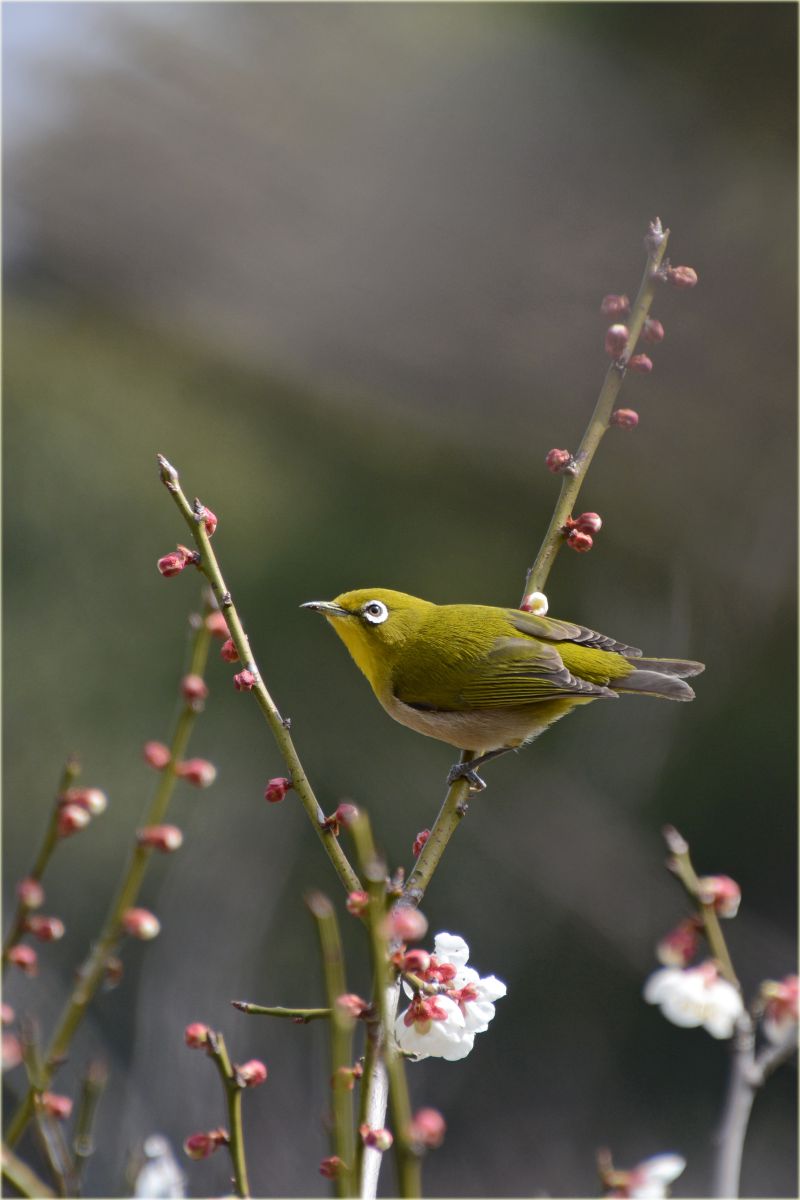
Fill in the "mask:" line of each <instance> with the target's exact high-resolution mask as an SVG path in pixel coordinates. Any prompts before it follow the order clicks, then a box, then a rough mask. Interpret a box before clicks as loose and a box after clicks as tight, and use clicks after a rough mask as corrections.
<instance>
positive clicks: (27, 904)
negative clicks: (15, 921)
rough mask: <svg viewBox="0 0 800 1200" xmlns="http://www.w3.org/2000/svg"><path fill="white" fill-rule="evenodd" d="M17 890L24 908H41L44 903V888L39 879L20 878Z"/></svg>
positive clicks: (18, 897)
mask: <svg viewBox="0 0 800 1200" xmlns="http://www.w3.org/2000/svg"><path fill="white" fill-rule="evenodd" d="M16 890H17V899H18V900H19V902H20V904H21V905H22V907H23V908H41V906H42V905H43V904H44V888H43V887H42V885H41V884H40V883H39V880H38V879H31V878H30V877H28V878H26V879H20V881H19V883H18V884H17V889H16Z"/></svg>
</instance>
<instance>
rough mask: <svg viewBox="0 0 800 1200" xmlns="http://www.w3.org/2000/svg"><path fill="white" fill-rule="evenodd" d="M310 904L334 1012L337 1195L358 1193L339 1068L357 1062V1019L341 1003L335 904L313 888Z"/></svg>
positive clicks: (349, 1100) (347, 1098)
mask: <svg viewBox="0 0 800 1200" xmlns="http://www.w3.org/2000/svg"><path fill="white" fill-rule="evenodd" d="M306 904H307V905H308V908H309V910H310V912H311V915H312V916H313V918H314V921H315V922H316V926H317V933H318V934H319V944H320V950H321V953H322V969H323V975H324V978H325V992H326V995H327V997H328V1004H329V1005H330V1016H331V1038H330V1045H331V1088H332V1090H333V1150H334V1153H335V1154H336V1155H338V1157H339V1159H340V1162H341V1163H342V1165H341V1167H340V1168H339V1171H338V1172H337V1174H336V1176H335V1187H336V1195H337V1196H354V1195H355V1188H354V1176H353V1162H354V1158H355V1140H354V1135H353V1094H352V1091H351V1089H349V1088H347V1087H345V1086H343V1084H342V1081H341V1079H340V1077H339V1076H338V1074H337V1072H338V1071H339V1068H340V1067H352V1065H353V1025H354V1019H353V1017H352V1016H350V1015H349V1014H348V1013H346V1012H344V1010H343V1009H342V1007H341V1005H339V1004H337V999H338V997H339V996H343V995H344V994H345V993H346V991H347V983H346V980H345V973H344V958H343V956H342V942H341V938H340V936H339V925H338V922H337V920H336V914H335V913H334V911H333V905H332V904H331V902H330V900H329V899H328V897H327V896H323V895H322V893H321V892H312V893H311V894H310V895H309V896H307V897H306Z"/></svg>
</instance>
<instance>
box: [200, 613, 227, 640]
mask: <svg viewBox="0 0 800 1200" xmlns="http://www.w3.org/2000/svg"><path fill="white" fill-rule="evenodd" d="M206 629H207V630H208V632H209V633H210V634H211V636H212V637H218V638H226V637H230V633H229V631H228V622H227V621H226V620H225V618H224V617H223V615H222V613H221V612H211V613H209V614H208V616H207V617H206Z"/></svg>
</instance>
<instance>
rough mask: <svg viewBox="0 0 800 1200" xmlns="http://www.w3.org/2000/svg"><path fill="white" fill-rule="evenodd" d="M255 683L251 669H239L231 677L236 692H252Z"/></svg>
mask: <svg viewBox="0 0 800 1200" xmlns="http://www.w3.org/2000/svg"><path fill="white" fill-rule="evenodd" d="M255 685H256V677H255V675H254V674H253V672H252V671H240V672H239V674H238V675H234V677H233V686H234V687H235V688H236V690H237V692H252V690H253V688H254V687H255Z"/></svg>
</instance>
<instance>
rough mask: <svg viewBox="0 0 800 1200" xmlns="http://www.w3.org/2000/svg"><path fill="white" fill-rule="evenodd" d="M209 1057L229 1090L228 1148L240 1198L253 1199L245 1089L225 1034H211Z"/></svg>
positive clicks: (226, 1093)
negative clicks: (246, 1150) (247, 1155)
mask: <svg viewBox="0 0 800 1200" xmlns="http://www.w3.org/2000/svg"><path fill="white" fill-rule="evenodd" d="M208 1055H209V1058H211V1059H212V1060H213V1062H214V1065H215V1066H216V1068H217V1070H218V1071H219V1075H220V1079H221V1080H222V1086H223V1088H224V1089H225V1099H226V1102H227V1105H228V1142H227V1146H228V1151H229V1153H230V1156H231V1163H232V1164H233V1175H234V1181H235V1184H236V1194H237V1196H249V1195H250V1183H249V1181H248V1178H247V1161H246V1159H245V1153H244V1132H243V1130H242V1086H241V1084H240V1083H239V1081H238V1079H237V1077H236V1071H235V1068H234V1067H233V1066H232V1065H231V1060H230V1058H229V1056H228V1050H227V1047H226V1046H225V1039H224V1037H223V1036H222V1034H221V1033H215V1032H214V1031H213V1030H209V1032H208Z"/></svg>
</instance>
